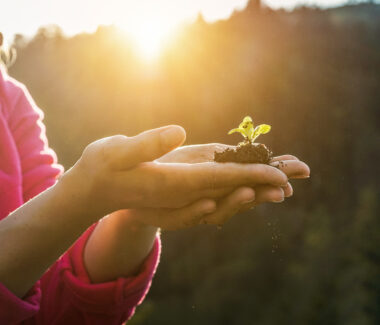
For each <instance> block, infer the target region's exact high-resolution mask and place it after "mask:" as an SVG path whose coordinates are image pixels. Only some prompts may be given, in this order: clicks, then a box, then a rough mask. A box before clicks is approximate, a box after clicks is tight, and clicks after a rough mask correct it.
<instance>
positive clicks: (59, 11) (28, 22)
mask: <svg viewBox="0 0 380 325" xmlns="http://www.w3.org/2000/svg"><path fill="white" fill-rule="evenodd" d="M247 2H248V0H218V1H215V0H192V1H188V0H139V1H136V0H107V1H104V0H82V1H80V0H66V1H53V0H33V1H30V0H12V1H7V2H6V3H5V4H3V5H2V9H3V10H2V11H1V12H0V22H1V23H0V31H1V32H2V33H3V34H4V36H5V39H6V40H7V41H8V42H10V41H11V40H12V39H13V36H14V35H15V34H17V33H19V34H23V35H25V36H32V35H34V34H35V32H36V31H37V30H38V28H40V27H41V26H46V25H52V24H54V25H58V26H60V27H61V28H62V30H63V32H64V34H65V35H68V36H71V35H74V34H77V33H81V32H93V31H95V30H96V28H97V26H98V25H111V24H113V25H116V26H118V27H120V28H121V29H122V30H124V31H125V32H126V34H127V35H128V36H129V37H130V38H131V39H132V40H133V41H134V42H135V43H136V45H137V47H138V48H139V50H140V52H141V54H142V55H143V56H145V57H154V56H156V55H157V54H158V53H159V52H160V49H161V47H162V46H163V44H164V42H165V40H166V39H167V38H169V37H170V35H171V34H172V33H173V32H174V31H175V30H176V28H177V27H178V25H180V24H181V23H184V22H188V21H192V20H194V19H195V17H196V16H197V15H198V14H199V13H201V14H202V15H203V17H204V18H205V20H206V21H208V22H213V21H216V20H219V19H226V18H228V17H229V16H230V15H231V13H232V12H233V11H234V10H241V9H243V8H244V7H245V6H246V5H247ZM346 2H347V1H346V0H264V1H263V3H264V4H266V5H268V6H270V7H272V8H279V7H284V8H287V9H291V8H294V6H296V5H301V4H305V5H319V6H322V7H329V6H339V5H342V4H344V3H346ZM21 8H22V10H21Z"/></svg>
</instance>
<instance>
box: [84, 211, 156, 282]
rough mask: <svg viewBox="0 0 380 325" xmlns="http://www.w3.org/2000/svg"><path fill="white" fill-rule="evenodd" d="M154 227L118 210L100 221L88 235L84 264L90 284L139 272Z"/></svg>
mask: <svg viewBox="0 0 380 325" xmlns="http://www.w3.org/2000/svg"><path fill="white" fill-rule="evenodd" d="M156 234H157V228H156V227H153V226H148V225H144V224H142V223H140V222H138V221H136V220H134V219H133V218H132V217H131V216H130V215H128V210H120V211H117V212H114V213H112V214H111V215H109V216H108V217H106V218H104V219H102V220H101V221H100V222H99V223H98V225H97V226H96V228H95V230H94V231H93V233H92V234H91V236H90V238H89V240H88V242H87V245H86V248H85V251H84V262H85V265H86V268H87V271H88V273H89V275H90V278H91V280H92V281H93V282H105V281H112V280H115V279H116V278H118V277H128V276H133V275H135V274H136V273H138V271H139V268H140V266H141V264H142V263H143V261H144V260H145V258H146V257H147V256H148V255H149V253H150V251H151V250H152V247H153V244H154V241H155V238H156Z"/></svg>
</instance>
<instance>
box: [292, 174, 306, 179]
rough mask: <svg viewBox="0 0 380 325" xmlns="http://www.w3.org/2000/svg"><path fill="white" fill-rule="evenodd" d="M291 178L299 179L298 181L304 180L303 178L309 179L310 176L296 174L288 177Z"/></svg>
mask: <svg viewBox="0 0 380 325" xmlns="http://www.w3.org/2000/svg"><path fill="white" fill-rule="evenodd" d="M290 177H291V178H299V179H304V178H310V175H304V174H296V175H292V176H290Z"/></svg>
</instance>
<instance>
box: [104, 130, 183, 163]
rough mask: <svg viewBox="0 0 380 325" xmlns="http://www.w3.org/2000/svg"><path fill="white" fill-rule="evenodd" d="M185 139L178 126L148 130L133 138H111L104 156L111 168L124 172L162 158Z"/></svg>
mask: <svg viewBox="0 0 380 325" xmlns="http://www.w3.org/2000/svg"><path fill="white" fill-rule="evenodd" d="M185 138H186V133H185V130H184V129H183V128H182V127H180V126H178V125H169V126H165V127H161V128H157V129H153V130H148V131H145V132H142V133H140V134H138V135H136V136H134V137H125V136H116V137H111V138H109V140H108V141H107V143H106V145H105V148H104V155H105V156H106V157H110V159H109V160H110V161H111V162H112V167H114V168H115V169H118V170H126V169H129V168H131V167H134V166H135V165H137V164H139V163H142V162H146V161H153V160H155V159H157V158H159V157H161V156H163V155H164V154H166V153H168V152H169V151H171V150H173V149H174V148H176V147H178V146H180V145H181V144H182V143H183V142H184V141H185Z"/></svg>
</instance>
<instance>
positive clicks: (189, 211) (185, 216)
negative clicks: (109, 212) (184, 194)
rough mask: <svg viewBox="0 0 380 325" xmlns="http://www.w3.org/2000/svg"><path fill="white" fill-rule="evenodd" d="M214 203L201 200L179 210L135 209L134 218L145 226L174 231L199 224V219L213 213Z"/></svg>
mask: <svg viewBox="0 0 380 325" xmlns="http://www.w3.org/2000/svg"><path fill="white" fill-rule="evenodd" d="M215 209H216V202H215V201H213V200H209V199H202V200H199V201H197V202H195V203H192V204H190V205H188V206H186V207H183V208H180V209H136V210H132V211H133V214H134V216H135V217H137V218H138V219H139V220H140V221H141V222H144V223H146V224H149V225H152V226H155V227H160V228H161V229H164V230H176V229H181V228H187V227H191V226H195V225H197V224H199V222H200V220H201V218H203V217H204V216H205V215H207V214H210V213H212V212H214V211H215Z"/></svg>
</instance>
